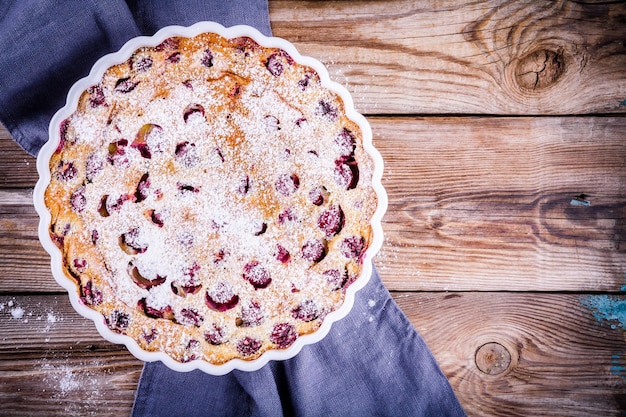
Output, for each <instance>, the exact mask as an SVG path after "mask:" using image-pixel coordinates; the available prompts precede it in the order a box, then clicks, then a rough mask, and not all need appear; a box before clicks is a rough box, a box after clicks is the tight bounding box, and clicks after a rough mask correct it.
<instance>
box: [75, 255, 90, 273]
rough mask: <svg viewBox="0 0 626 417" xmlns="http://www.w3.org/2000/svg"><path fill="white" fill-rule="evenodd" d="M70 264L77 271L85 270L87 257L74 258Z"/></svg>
mask: <svg viewBox="0 0 626 417" xmlns="http://www.w3.org/2000/svg"><path fill="white" fill-rule="evenodd" d="M72 265H74V269H75V270H76V271H78V272H85V270H86V269H87V259H85V258H75V259H74V260H73V261H72Z"/></svg>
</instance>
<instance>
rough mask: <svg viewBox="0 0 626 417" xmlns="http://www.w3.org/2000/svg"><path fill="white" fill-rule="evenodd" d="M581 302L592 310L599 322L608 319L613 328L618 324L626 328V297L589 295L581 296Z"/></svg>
mask: <svg viewBox="0 0 626 417" xmlns="http://www.w3.org/2000/svg"><path fill="white" fill-rule="evenodd" d="M580 304H581V305H582V306H583V307H586V308H588V309H589V310H592V312H593V316H594V317H595V318H596V320H598V321H599V322H602V321H608V322H610V323H611V324H610V326H611V328H613V329H616V328H617V327H618V326H619V327H621V328H622V329H624V330H626V299H624V298H623V297H617V296H608V295H588V296H583V297H580Z"/></svg>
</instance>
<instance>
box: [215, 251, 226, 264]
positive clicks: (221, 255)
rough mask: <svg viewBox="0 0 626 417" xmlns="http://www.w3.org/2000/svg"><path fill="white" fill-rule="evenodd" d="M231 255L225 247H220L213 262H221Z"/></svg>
mask: <svg viewBox="0 0 626 417" xmlns="http://www.w3.org/2000/svg"><path fill="white" fill-rule="evenodd" d="M228 255H229V253H228V251H227V250H225V249H223V248H222V249H220V250H218V251H217V252H215V253H214V254H213V263H214V264H219V263H220V262H222V261H223V260H224V259H225V258H226V257H227V256H228Z"/></svg>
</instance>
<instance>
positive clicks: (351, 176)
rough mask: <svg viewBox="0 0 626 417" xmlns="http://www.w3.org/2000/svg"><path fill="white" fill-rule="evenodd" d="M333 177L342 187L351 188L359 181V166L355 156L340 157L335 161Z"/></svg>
mask: <svg viewBox="0 0 626 417" xmlns="http://www.w3.org/2000/svg"><path fill="white" fill-rule="evenodd" d="M333 178H334V180H335V182H336V183H337V185H339V186H340V187H342V188H344V189H346V190H351V189H353V188H355V187H356V185H357V183H358V182H359V168H358V166H357V163H356V161H355V160H354V159H353V158H343V157H342V158H339V159H337V160H336V161H335V170H334V171H333Z"/></svg>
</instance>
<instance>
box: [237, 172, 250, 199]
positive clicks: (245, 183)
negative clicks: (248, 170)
mask: <svg viewBox="0 0 626 417" xmlns="http://www.w3.org/2000/svg"><path fill="white" fill-rule="evenodd" d="M248 191H250V177H249V176H247V175H246V176H245V177H244V178H242V179H241V181H239V185H238V186H237V193H239V194H240V195H246V194H248Z"/></svg>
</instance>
